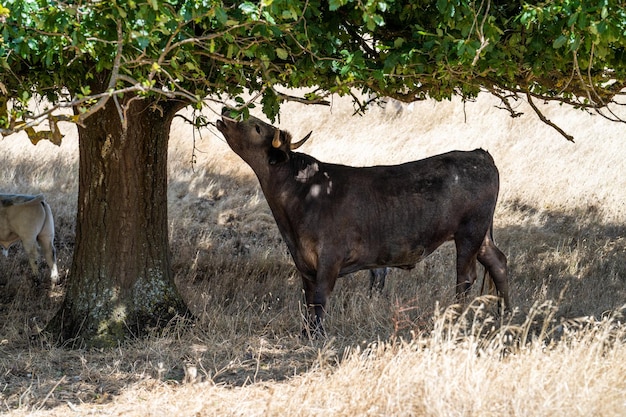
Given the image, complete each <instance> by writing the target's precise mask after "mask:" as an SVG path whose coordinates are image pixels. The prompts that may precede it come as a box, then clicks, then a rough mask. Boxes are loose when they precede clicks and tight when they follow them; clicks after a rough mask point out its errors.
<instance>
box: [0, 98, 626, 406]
mask: <svg viewBox="0 0 626 417" xmlns="http://www.w3.org/2000/svg"><path fill="white" fill-rule="evenodd" d="M497 104H498V103H497V102H496V101H495V100H494V99H493V98H490V97H488V96H484V97H483V96H481V97H479V99H478V100H477V103H466V104H465V105H464V104H463V103H461V102H459V101H458V100H453V101H452V102H442V103H433V102H421V103H415V104H414V105H413V106H412V108H411V109H409V108H407V107H406V106H405V107H403V108H402V110H401V111H396V110H392V109H390V108H388V109H386V110H383V109H374V110H372V111H370V112H369V113H368V114H367V115H366V116H363V117H359V116H352V113H353V109H352V106H351V104H350V103H349V101H348V100H344V99H335V100H334V102H333V104H332V106H331V107H330V108H320V107H317V108H312V107H305V106H301V105H296V104H288V105H286V106H285V109H284V112H283V113H282V120H281V122H282V123H281V124H280V126H281V127H282V128H286V129H288V130H290V131H291V132H292V133H293V134H294V136H302V135H304V134H305V133H307V132H308V131H309V130H313V131H314V134H313V138H312V139H311V140H310V141H309V143H307V144H306V145H305V146H304V149H303V152H307V153H311V154H313V155H314V156H316V157H318V158H319V159H322V160H326V161H333V162H341V163H349V164H352V165H370V164H390V163H400V162H404V161H408V160H412V159H417V158H422V157H426V156H429V155H432V154H435V153H439V152H444V151H447V150H450V149H472V148H475V147H483V148H485V149H487V150H488V151H489V152H490V153H491V154H492V155H493V156H494V159H495V160H496V164H497V165H498V167H499V169H500V174H501V193H500V202H499V205H498V208H497V211H496V217H495V238H496V240H497V242H498V246H499V247H500V248H502V249H503V251H505V253H506V255H507V257H508V259H509V267H510V273H511V295H512V300H513V304H514V305H515V306H516V307H517V308H518V311H517V312H516V313H515V314H514V315H511V316H505V317H498V316H494V315H493V314H491V313H493V312H495V311H496V310H497V309H496V307H495V305H494V303H493V301H491V300H490V299H488V298H481V299H479V300H477V301H476V302H475V303H473V304H472V306H471V308H470V309H468V310H467V311H465V312H463V313H461V314H459V312H458V311H457V310H456V308H455V307H447V306H449V305H450V304H451V303H452V302H453V300H454V288H453V287H454V285H453V283H454V276H455V267H454V247H453V245H444V247H442V248H441V249H440V250H438V251H437V252H435V253H434V254H433V255H431V256H430V257H429V258H428V259H426V260H425V261H424V262H422V263H420V264H418V265H417V267H416V268H415V269H414V270H411V271H399V270H398V271H396V270H394V271H393V272H392V274H391V276H390V277H389V279H388V281H387V286H386V288H385V290H384V291H383V293H382V294H380V295H374V296H372V297H369V296H368V292H367V285H368V279H367V275H366V274H365V273H357V274H354V275H352V276H349V277H345V278H342V279H340V280H339V281H338V284H337V287H336V289H335V291H334V293H333V294H332V296H331V299H330V305H329V312H328V319H327V330H328V333H329V335H330V339H329V340H326V341H315V342H304V341H302V340H301V339H300V338H299V332H300V324H301V315H302V311H303V306H302V299H303V297H302V293H301V283H300V278H299V276H298V275H297V273H296V270H295V268H294V267H293V263H292V261H291V259H290V257H289V255H288V253H287V250H286V247H285V245H284V243H283V242H282V239H281V237H280V235H279V234H278V230H277V228H276V225H275V223H274V220H273V218H272V216H271V213H270V211H269V208H268V207H267V203H266V202H265V199H264V197H263V195H262V193H261V191H260V189H259V187H258V184H257V181H256V179H255V178H254V176H253V174H252V171H251V170H250V168H249V167H247V166H246V165H245V164H244V163H243V162H242V161H240V160H239V159H238V157H237V156H236V155H235V154H234V153H233V152H232V151H230V149H229V148H228V146H227V145H226V143H225V142H224V140H223V138H221V135H219V133H217V131H216V130H215V129H211V128H209V129H204V130H202V131H201V132H194V131H193V129H191V127H190V126H188V125H187V124H186V123H185V122H184V120H183V119H182V118H177V119H176V120H175V123H174V126H173V129H172V135H171V141H170V142H171V143H170V150H169V172H170V175H169V213H170V243H171V248H172V259H173V262H172V264H173V268H174V272H175V276H176V280H177V283H178V286H179V288H180V289H181V292H182V293H183V296H184V297H185V299H186V301H187V303H188V305H189V306H190V308H191V309H192V310H193V312H194V313H195V315H196V316H197V318H198V319H197V320H196V321H195V322H193V323H189V322H183V321H179V322H172V323H170V325H169V326H168V328H167V329H166V330H165V331H164V332H162V333H160V334H155V335H154V336H153V337H149V338H147V339H144V340H136V341H129V342H128V343H127V344H124V345H123V346H120V347H119V349H115V350H113V351H103V352H99V351H84V350H80V349H78V350H68V349H66V348H63V347H58V346H56V345H55V343H54V342H55V341H54V339H53V336H45V337H41V336H40V337H34V336H35V335H36V334H37V333H38V332H39V330H40V329H41V328H43V327H44V326H45V323H46V322H47V320H48V319H49V318H50V317H51V316H52V315H53V314H54V312H55V311H56V308H58V305H59V303H60V301H61V299H62V296H63V286H61V287H60V288H59V289H58V290H56V291H55V292H54V293H49V292H48V291H46V290H45V289H38V288H33V287H32V285H31V282H30V280H31V278H30V275H29V274H30V272H29V269H28V262H27V259H26V256H25V255H24V253H23V250H22V248H21V247H19V246H17V247H13V248H12V249H11V251H10V257H9V258H8V259H0V284H2V283H4V285H3V286H0V410H1V412H6V413H9V414H12V415H42V416H43V415H49V416H60V415H65V414H67V413H68V412H71V413H74V414H77V415H88V414H91V415H101V414H107V415H128V416H145V415H154V416H158V415H240V416H243V415H246V416H247V415H322V414H333V415H442V416H448V415H503V414H507V415H539V416H541V415H568V416H569V415H620V414H622V413H623V410H624V408H625V407H626V382H624V381H625V379H624V375H625V374H626V373H625V371H626V370H625V369H624V368H625V366H626V365H624V364H625V363H626V361H625V360H624V359H625V353H626V352H625V349H624V341H625V340H626V338H625V337H624V327H623V325H622V316H621V312H622V308H623V307H622V306H623V305H624V302H625V300H626V288H625V280H626V240H625V238H624V236H625V233H624V232H625V227H624V222H625V221H626V209H625V207H624V202H625V201H626V179H625V178H624V176H623V175H622V171H623V162H622V161H623V160H624V159H625V158H626V144H624V138H623V131H624V129H623V127H622V125H619V124H611V123H608V122H606V121H604V120H603V119H601V118H600V117H598V116H588V115H586V114H584V113H581V112H577V111H574V110H567V109H564V108H560V107H558V106H551V105H550V106H546V107H545V108H544V111H545V113H546V115H547V116H548V117H549V118H550V119H551V120H552V121H554V122H556V123H558V124H560V125H561V126H562V127H564V128H565V129H566V130H568V131H569V132H570V133H573V134H574V135H575V138H576V143H575V144H571V143H569V142H567V141H565V139H563V138H562V137H560V136H559V135H558V134H557V133H556V132H555V131H553V130H552V129H550V128H549V127H547V126H545V125H542V124H541V122H539V121H538V120H537V119H536V117H534V116H533V115H532V114H531V113H532V111H531V110H530V109H529V108H528V107H527V106H526V105H525V104H524V103H521V102H520V103H519V107H518V109H517V110H518V111H522V112H524V113H525V115H524V116H522V117H520V118H518V119H511V118H510V117H509V116H508V115H507V113H505V112H504V111H502V110H498V109H496V108H495V106H496V105H497ZM217 113H219V109H217V108H215V109H213V112H211V110H209V111H207V117H208V118H209V119H210V120H215V119H216V118H217V117H218V116H217ZM67 133H68V136H67V137H66V139H65V141H64V143H63V145H62V146H61V147H60V148H57V147H54V146H53V145H50V144H48V143H40V144H38V145H37V146H34V147H33V146H31V145H29V144H28V143H27V139H25V138H24V137H19V136H16V137H9V138H5V139H3V140H0V192H15V193H18V192H19V193H40V192H43V193H45V194H46V197H47V199H48V201H49V202H50V204H51V206H52V208H53V210H54V214H55V220H56V225H57V249H58V253H59V266H60V268H61V271H62V275H65V274H66V273H67V270H68V269H69V265H70V262H71V256H72V251H73V242H74V219H75V213H76V195H77V139H76V133H75V131H73V130H72V129H71V128H68V131H67ZM191 161H194V163H192V162H191ZM42 268H43V266H42ZM481 275H482V274H481ZM475 292H477V291H476V290H475ZM48 337H49V338H48Z"/></svg>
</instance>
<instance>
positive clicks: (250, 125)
mask: <svg viewBox="0 0 626 417" xmlns="http://www.w3.org/2000/svg"><path fill="white" fill-rule="evenodd" d="M229 114H230V109H228V108H227V107H224V109H223V110H222V119H221V120H218V121H217V123H216V126H217V129H218V130H219V131H220V132H222V134H223V135H224V137H225V138H226V142H228V145H229V146H230V147H231V148H232V150H233V151H235V153H237V155H239V156H240V157H241V158H242V159H243V160H244V161H246V162H247V163H248V164H249V165H251V166H252V167H253V168H254V166H255V165H257V164H259V163H260V164H264V163H269V164H272V165H274V164H279V163H282V162H285V161H287V160H288V159H289V155H290V152H291V151H292V150H294V149H297V148H299V147H300V146H302V144H304V142H306V141H307V139H309V137H310V136H311V133H312V132H309V134H308V135H306V136H305V137H304V138H303V139H302V140H300V141H298V142H296V143H291V134H290V133H289V132H286V131H284V130H280V129H278V128H276V127H274V126H272V125H270V124H267V123H265V122H263V121H261V120H259V119H257V118H256V117H252V116H250V118H248V119H247V120H245V121H242V122H239V121H236V120H235V119H233V118H231V117H230V116H229Z"/></svg>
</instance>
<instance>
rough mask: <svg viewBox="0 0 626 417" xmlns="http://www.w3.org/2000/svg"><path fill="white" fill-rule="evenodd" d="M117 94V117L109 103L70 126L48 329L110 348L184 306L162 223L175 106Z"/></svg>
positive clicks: (164, 321)
mask: <svg viewBox="0 0 626 417" xmlns="http://www.w3.org/2000/svg"><path fill="white" fill-rule="evenodd" d="M125 99H126V103H125V106H124V107H123V109H124V110H125V112H124V117H125V118H126V120H125V123H124V122H122V120H121V118H120V112H119V111H118V108H117V107H116V106H115V103H114V102H113V100H109V102H108V103H107V105H106V106H105V107H104V108H103V109H101V110H99V111H98V112H97V113H95V114H94V115H92V116H91V117H89V118H87V119H86V123H85V125H84V126H83V127H79V129H78V133H79V155H80V162H79V164H80V167H79V189H78V214H77V224H76V246H75V251H74V258H73V262H72V267H71V270H70V274H69V277H68V283H67V293H66V296H65V300H64V302H63V305H62V308H61V310H60V311H59V312H58V313H57V315H56V316H55V318H54V319H53V320H52V322H51V323H50V324H49V326H48V329H49V330H51V331H52V332H54V333H55V334H60V335H61V339H62V340H64V341H67V340H71V339H74V340H79V341H81V342H83V343H84V344H85V345H87V346H95V347H107V346H116V345H117V343H118V342H119V341H121V340H123V339H125V338H126V337H128V336H138V335H141V334H143V333H145V331H146V330H149V329H151V328H155V327H157V328H158V327H161V326H164V325H165V324H167V322H168V321H169V320H170V319H171V318H172V317H174V316H175V315H177V314H185V313H186V311H187V310H186V307H185V304H184V302H183V300H182V298H181V296H180V294H179V292H178V290H177V289H176V286H175V284H174V279H173V276H172V271H171V265H170V251H169V242H168V222H167V144H168V138H169V132H170V126H171V122H172V119H173V117H174V114H175V113H176V111H177V110H179V109H180V108H181V107H182V104H181V103H177V102H159V103H158V104H157V103H155V102H154V101H152V100H150V99H140V98H138V97H135V98H134V99H128V97H126V98H125ZM83 343H81V344H83Z"/></svg>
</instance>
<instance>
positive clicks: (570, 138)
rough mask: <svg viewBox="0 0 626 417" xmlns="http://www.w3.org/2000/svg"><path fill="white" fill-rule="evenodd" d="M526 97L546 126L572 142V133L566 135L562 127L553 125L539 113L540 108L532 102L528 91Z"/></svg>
mask: <svg viewBox="0 0 626 417" xmlns="http://www.w3.org/2000/svg"><path fill="white" fill-rule="evenodd" d="M526 98H527V99H528V104H530V107H532V109H533V110H534V111H535V113H536V114H537V116H538V117H539V119H540V120H541V121H542V122H544V123H545V124H547V125H548V126H550V127H552V128H553V129H554V130H556V131H557V132H559V133H560V134H561V135H562V136H563V137H564V138H565V139H567V140H569V141H570V142H572V143H574V137H573V136H572V135H568V134H567V133H566V132H565V131H564V130H563V129H561V128H560V127H559V126H557V125H555V124H554V123H552V122H551V121H550V120H549V119H548V118H547V117H546V116H544V115H543V113H541V110H539V108H538V107H537V106H536V105H535V103H534V102H533V98H532V96H531V94H530V93H527V94H526Z"/></svg>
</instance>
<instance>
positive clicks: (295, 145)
mask: <svg viewBox="0 0 626 417" xmlns="http://www.w3.org/2000/svg"><path fill="white" fill-rule="evenodd" d="M311 133H313V131H312V130H311V131H310V132H309V134H308V135H306V136H305V137H303V138H302V139H301V140H300V141H299V142H296V143H292V144H291V146H290V147H291V149H298V148H299V147H300V146H302V145H304V142H306V141H307V140H309V138H310V137H311Z"/></svg>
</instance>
